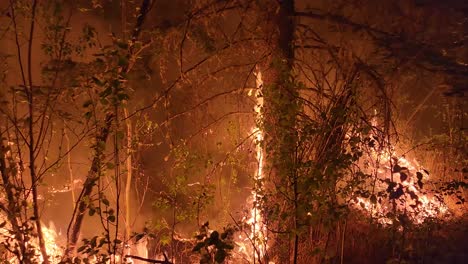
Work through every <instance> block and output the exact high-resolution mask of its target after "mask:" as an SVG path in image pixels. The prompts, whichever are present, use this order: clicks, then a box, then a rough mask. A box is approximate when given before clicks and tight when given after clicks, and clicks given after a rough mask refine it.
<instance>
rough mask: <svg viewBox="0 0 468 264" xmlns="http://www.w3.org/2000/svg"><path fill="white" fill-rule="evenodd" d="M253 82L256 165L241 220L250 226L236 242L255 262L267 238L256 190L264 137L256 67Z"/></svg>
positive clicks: (262, 159) (242, 252) (261, 101)
mask: <svg viewBox="0 0 468 264" xmlns="http://www.w3.org/2000/svg"><path fill="white" fill-rule="evenodd" d="M255 84H256V85H255V86H256V90H255V94H254V96H255V99H256V105H255V107H254V111H255V113H256V123H257V125H256V126H255V127H254V128H253V129H252V134H253V135H254V136H255V151H256V159H257V164H258V166H257V169H256V172H255V174H254V181H255V188H254V189H253V191H252V197H251V201H252V209H251V210H250V213H249V216H248V217H246V218H245V219H243V222H244V223H245V224H247V225H248V226H249V227H250V230H249V234H248V237H244V236H243V235H240V236H239V241H238V243H237V244H238V246H239V253H241V254H243V255H246V256H247V258H250V260H251V261H252V262H253V263H256V260H258V259H261V258H262V257H263V256H264V255H265V252H266V249H267V247H266V244H267V243H266V242H267V239H266V237H265V231H266V226H265V225H264V223H263V217H262V214H261V212H260V210H259V203H260V199H261V198H262V197H261V195H260V194H259V193H258V192H257V190H258V189H259V188H261V185H259V182H260V181H261V180H262V179H263V176H264V175H263V165H264V150H263V147H262V144H261V143H262V141H263V138H264V133H263V130H262V129H261V127H260V126H259V125H258V124H260V123H261V122H262V121H263V115H262V108H263V95H262V86H263V79H262V73H261V71H260V70H259V69H258V68H257V69H256V72H255ZM249 95H252V91H249Z"/></svg>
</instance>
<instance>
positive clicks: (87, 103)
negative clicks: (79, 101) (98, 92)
mask: <svg viewBox="0 0 468 264" xmlns="http://www.w3.org/2000/svg"><path fill="white" fill-rule="evenodd" d="M92 104H93V101H92V100H91V99H90V100H87V101H85V102H84V103H83V107H84V108H86V107H88V106H90V105H92Z"/></svg>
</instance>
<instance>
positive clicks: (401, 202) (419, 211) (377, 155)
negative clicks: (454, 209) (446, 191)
mask: <svg viewBox="0 0 468 264" xmlns="http://www.w3.org/2000/svg"><path fill="white" fill-rule="evenodd" d="M371 156H372V157H371V158H372V159H374V160H380V162H379V164H388V165H384V166H380V165H374V166H371V168H370V169H371V170H373V171H375V172H376V173H377V178H378V179H377V181H376V183H375V191H374V193H373V195H375V194H376V193H377V192H379V191H380V192H382V191H387V190H386V189H387V188H388V182H389V181H393V182H395V183H396V184H401V186H402V188H403V189H405V191H404V193H403V194H402V195H401V196H400V197H399V198H397V199H395V200H396V201H395V203H396V207H397V209H398V211H400V212H404V213H405V215H407V216H408V217H409V219H410V220H411V221H412V222H413V223H415V224H421V223H423V222H424V221H425V220H426V219H427V218H435V217H439V218H440V217H442V216H444V215H447V214H448V213H449V212H448V208H447V206H446V205H445V203H444V202H443V200H441V198H438V197H436V196H435V195H431V194H430V192H429V191H423V189H422V188H421V187H420V186H418V181H421V183H422V180H424V181H425V182H427V180H429V173H428V172H427V171H426V170H424V169H422V168H421V166H420V165H419V164H418V162H417V161H416V160H414V161H410V160H408V159H407V158H406V157H404V156H399V155H398V153H396V151H394V150H393V151H391V152H390V153H389V152H388V151H387V152H386V151H380V152H377V151H374V152H373V153H372V154H371ZM395 165H398V166H399V167H400V168H403V170H402V171H394V169H393V168H391V166H395ZM401 172H403V173H404V174H405V175H406V176H407V178H406V179H405V178H401V175H400V173H401ZM417 175H418V176H419V177H420V179H418V176H417ZM393 190H395V189H394V188H393ZM387 192H388V191H387ZM355 205H359V206H360V207H361V208H362V209H363V210H365V211H367V212H369V213H370V214H371V216H372V217H373V218H374V219H377V221H378V222H379V223H381V224H384V225H390V224H392V223H393V220H392V219H391V217H389V216H391V213H392V210H393V206H392V204H391V203H385V202H380V201H376V200H374V201H371V199H370V198H363V197H357V198H356V202H355Z"/></svg>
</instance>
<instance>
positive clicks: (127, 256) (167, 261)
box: [125, 254, 173, 264]
mask: <svg viewBox="0 0 468 264" xmlns="http://www.w3.org/2000/svg"><path fill="white" fill-rule="evenodd" d="M125 258H132V259H137V260H141V261H145V262H148V263H161V264H173V263H172V262H170V261H169V260H168V259H167V256H166V254H164V260H155V259H147V258H143V257H139V256H133V255H125Z"/></svg>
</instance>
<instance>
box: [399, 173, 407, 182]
mask: <svg viewBox="0 0 468 264" xmlns="http://www.w3.org/2000/svg"><path fill="white" fill-rule="evenodd" d="M406 179H408V175H407V174H406V173H404V172H400V181H401V182H404V181H406Z"/></svg>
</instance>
